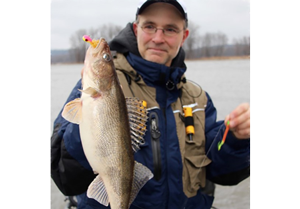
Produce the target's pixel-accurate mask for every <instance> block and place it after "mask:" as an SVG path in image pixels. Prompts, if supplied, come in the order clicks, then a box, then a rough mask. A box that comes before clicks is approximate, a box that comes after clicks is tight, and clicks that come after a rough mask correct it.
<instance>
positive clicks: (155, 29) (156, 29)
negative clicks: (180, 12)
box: [137, 24, 185, 37]
mask: <svg viewBox="0 0 300 209" xmlns="http://www.w3.org/2000/svg"><path fill="white" fill-rule="evenodd" d="M137 25H138V26H139V27H140V28H141V29H142V31H144V32H145V33H147V34H155V33H156V32H157V31H158V30H162V32H163V34H164V35H165V36H168V37H174V36H176V35H178V34H179V33H180V32H181V31H183V30H185V28H183V29H181V30H178V31H175V29H174V32H175V33H174V34H169V33H168V31H167V33H166V29H165V28H159V27H155V26H152V27H153V28H154V31H153V32H149V31H145V30H144V29H145V27H146V26H141V25H139V24H137Z"/></svg>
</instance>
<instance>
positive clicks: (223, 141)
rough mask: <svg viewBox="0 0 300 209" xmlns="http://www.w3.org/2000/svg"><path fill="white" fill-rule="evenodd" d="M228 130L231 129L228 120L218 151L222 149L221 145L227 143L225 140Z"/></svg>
mask: <svg viewBox="0 0 300 209" xmlns="http://www.w3.org/2000/svg"><path fill="white" fill-rule="evenodd" d="M228 131H229V121H227V124H226V129H225V133H224V135H223V139H222V141H220V142H219V143H218V151H220V150H221V147H222V146H223V144H224V143H225V140H226V136H227V133H228Z"/></svg>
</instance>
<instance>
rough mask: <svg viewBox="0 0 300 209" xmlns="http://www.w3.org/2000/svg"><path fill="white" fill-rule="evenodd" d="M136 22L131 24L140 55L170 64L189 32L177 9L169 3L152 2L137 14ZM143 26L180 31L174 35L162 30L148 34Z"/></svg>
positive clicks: (153, 60) (146, 58) (160, 62)
mask: <svg viewBox="0 0 300 209" xmlns="http://www.w3.org/2000/svg"><path fill="white" fill-rule="evenodd" d="M137 22H138V23H134V24H133V29H134V32H135V35H136V37H137V44H138V50H139V52H140V54H141V56H142V57H143V58H144V59H145V60H148V61H152V62H156V63H159V64H163V65H166V66H170V65H171V63H172V60H173V59H174V58H175V57H176V55H177V53H178V51H179V49H180V47H181V46H182V44H183V43H184V41H185V39H186V38H187V36H188V34H189V31H188V30H187V29H184V27H185V21H184V19H183V18H182V17H181V15H180V13H179V11H178V10H177V9H176V8H175V7H174V6H173V5H171V4H167V3H154V4H151V5H150V6H148V7H147V8H146V9H145V10H144V11H143V12H142V14H140V15H139V17H138V21H137ZM143 26H150V27H157V28H159V29H161V28H164V29H166V28H171V29H172V28H174V29H177V31H180V32H179V33H176V34H175V35H174V36H167V35H165V34H164V33H163V31H162V30H157V31H156V33H154V34H148V33H146V32H144V31H143V30H142V28H141V27H143Z"/></svg>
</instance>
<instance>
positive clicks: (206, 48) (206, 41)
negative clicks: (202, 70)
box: [201, 33, 213, 57]
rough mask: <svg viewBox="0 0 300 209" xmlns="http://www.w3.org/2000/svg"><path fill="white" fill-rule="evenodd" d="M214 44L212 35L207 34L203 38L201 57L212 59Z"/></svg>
mask: <svg viewBox="0 0 300 209" xmlns="http://www.w3.org/2000/svg"><path fill="white" fill-rule="evenodd" d="M212 42H213V34H212V33H206V34H205V35H204V36H203V37H202V38H201V45H202V50H201V56H204V57H210V56H211V55H212V48H211V47H212Z"/></svg>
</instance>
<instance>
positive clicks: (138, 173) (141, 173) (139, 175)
mask: <svg viewBox="0 0 300 209" xmlns="http://www.w3.org/2000/svg"><path fill="white" fill-rule="evenodd" d="M134 163H135V164H134V174H133V182H132V190H131V194H130V205H131V203H132V202H133V201H134V199H135V198H136V196H137V194H138V193H139V191H140V190H141V188H142V187H143V186H144V185H145V184H146V183H147V182H148V181H149V180H150V179H151V178H153V174H152V172H151V171H150V170H149V169H148V168H147V167H146V166H144V165H142V164H141V163H138V162H136V161H135V162H134Z"/></svg>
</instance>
